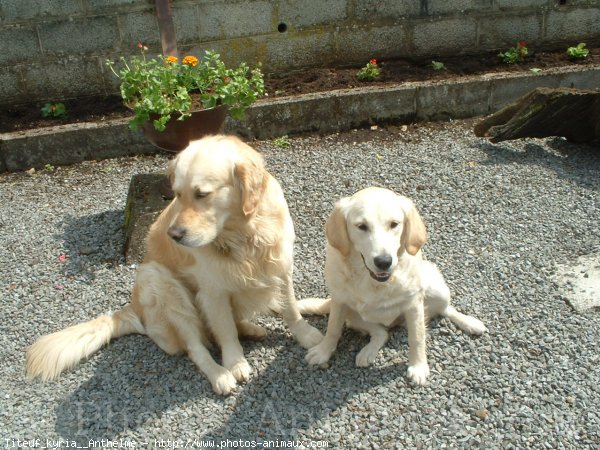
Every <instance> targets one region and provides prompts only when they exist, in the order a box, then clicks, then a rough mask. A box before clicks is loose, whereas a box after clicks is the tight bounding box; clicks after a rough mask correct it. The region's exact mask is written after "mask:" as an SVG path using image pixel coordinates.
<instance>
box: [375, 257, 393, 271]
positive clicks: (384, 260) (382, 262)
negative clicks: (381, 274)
mask: <svg viewBox="0 0 600 450" xmlns="http://www.w3.org/2000/svg"><path fill="white" fill-rule="evenodd" d="M373 262H374V263H375V267H377V268H378V269H380V270H389V268H390V267H391V266H392V257H391V256H390V255H381V256H376V257H375V258H373Z"/></svg>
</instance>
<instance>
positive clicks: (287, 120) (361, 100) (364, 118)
mask: <svg viewBox="0 0 600 450" xmlns="http://www.w3.org/2000/svg"><path fill="white" fill-rule="evenodd" d="M368 91H369V92H368V94H365V90H361V91H350V90H349V91H337V92H330V93H322V94H308V95H302V96H298V97H294V98H287V99H285V100H278V99H276V100H274V101H270V102H266V103H257V104H255V105H253V106H252V107H251V108H250V109H248V111H247V112H246V120H244V124H243V127H240V128H238V129H236V132H239V133H240V134H242V135H245V136H248V137H254V138H258V139H270V138H273V137H275V136H281V135H283V134H295V133H306V132H321V133H327V132H332V131H341V130H349V129H352V128H356V127H360V126H365V125H369V124H374V123H382V122H390V121H392V122H399V121H411V120H413V119H414V117H415V98H414V97H415V90H414V88H412V87H406V86H398V87H397V88H396V89H380V88H373V89H369V90H368ZM332 118H334V120H332ZM238 125H241V124H238Z"/></svg>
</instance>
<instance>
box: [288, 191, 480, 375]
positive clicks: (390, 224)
mask: <svg viewBox="0 0 600 450" xmlns="http://www.w3.org/2000/svg"><path fill="white" fill-rule="evenodd" d="M325 234H326V236H327V241H328V245H327V257H326V262H325V279H326V282H327V287H328V289H329V293H330V295H331V299H327V300H324V299H306V300H303V301H301V302H299V306H300V310H301V312H303V313H313V314H325V313H327V312H329V313H330V315H329V323H328V326H327V334H326V335H325V338H324V339H323V340H322V341H321V342H320V343H319V344H318V345H316V346H315V347H313V348H311V349H310V350H309V351H308V353H307V355H306V359H307V361H308V362H309V363H311V364H324V363H326V362H327V361H328V360H329V358H330V357H331V355H332V354H333V352H334V351H335V348H336V347H337V343H338V340H339V338H340V336H341V333H342V329H343V326H344V323H347V324H348V326H350V327H352V328H355V329H358V330H360V331H363V332H366V333H368V334H369V335H370V336H371V341H370V342H369V344H367V345H366V346H365V347H364V348H363V349H362V350H361V351H360V352H359V353H358V355H357V356H356V365H357V366H360V367H365V366H368V365H370V364H371V363H372V362H373V361H374V360H375V358H376V356H377V354H378V352H379V350H380V349H381V347H382V346H383V345H384V344H385V343H386V341H387V340H388V331H387V327H391V326H395V325H398V324H400V323H402V322H404V323H405V324H406V328H407V331H408V343H409V354H408V377H409V378H410V379H411V380H412V381H414V382H415V383H418V384H423V383H425V381H426V379H427V377H428V376H429V366H428V364H427V358H426V354H425V339H426V328H425V323H426V320H427V318H430V317H433V316H436V315H443V316H445V317H448V318H449V319H450V320H451V321H452V322H454V323H455V324H457V325H458V326H459V327H460V328H462V329H463V330H465V331H467V332H469V333H473V334H481V333H483V332H484V331H485V330H486V328H485V326H484V325H483V323H482V322H481V321H479V320H478V319H476V318H475V317H471V316H466V315H464V314H461V313H460V312H458V311H457V310H456V309H455V308H454V307H453V306H452V305H450V290H449V289H448V286H447V285H446V283H445V282H444V278H443V277H442V275H441V273H440V272H439V270H438V269H437V267H436V266H435V265H434V264H432V263H430V262H429V261H425V260H423V257H422V254H421V247H422V246H423V244H425V240H426V231H425V225H424V224H423V220H422V219H421V216H420V215H419V213H418V211H417V209H416V208H415V206H414V204H413V202H412V201H410V200H409V199H408V198H406V197H403V196H400V195H397V194H395V193H393V192H392V191H390V190H387V189H381V188H367V189H363V190H362V191H359V192H357V193H356V194H354V195H353V196H351V197H346V198H343V199H341V200H340V201H339V202H338V203H336V205H335V207H334V209H333V211H332V213H331V215H330V217H329V219H328V220H327V223H326V225H325Z"/></svg>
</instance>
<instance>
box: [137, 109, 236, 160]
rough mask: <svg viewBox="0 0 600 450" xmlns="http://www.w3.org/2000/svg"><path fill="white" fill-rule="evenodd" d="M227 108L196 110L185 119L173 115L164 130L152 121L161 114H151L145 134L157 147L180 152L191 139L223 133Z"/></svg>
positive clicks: (144, 126)
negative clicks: (155, 126)
mask: <svg viewBox="0 0 600 450" xmlns="http://www.w3.org/2000/svg"><path fill="white" fill-rule="evenodd" d="M227 109H228V108H227V106H224V105H221V106H217V107H216V108H211V109H203V110H199V111H194V112H192V115H191V117H188V118H186V119H184V120H177V119H176V118H175V117H172V118H171V120H169V122H167V127H166V128H165V130H164V131H158V130H156V129H155V128H154V125H153V123H152V121H153V120H154V119H157V118H158V117H159V116H158V115H156V114H151V115H150V120H148V121H146V122H145V123H144V124H143V130H144V135H145V136H146V137H147V138H148V140H149V141H150V142H151V143H152V144H153V145H155V146H156V147H159V148H161V149H163V150H167V151H170V152H179V151H181V150H183V149H184V148H186V147H187V146H188V144H189V143H190V141H193V140H196V139H200V138H202V137H204V136H207V135H210V134H218V133H221V132H222V131H223V125H224V124H225V117H226V116H227Z"/></svg>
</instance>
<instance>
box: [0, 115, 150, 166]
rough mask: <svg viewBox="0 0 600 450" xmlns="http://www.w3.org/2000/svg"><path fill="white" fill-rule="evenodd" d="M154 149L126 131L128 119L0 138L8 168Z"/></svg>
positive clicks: (97, 157) (0, 147) (61, 162)
mask: <svg viewBox="0 0 600 450" xmlns="http://www.w3.org/2000/svg"><path fill="white" fill-rule="evenodd" d="M155 152H156V148H155V147H153V146H152V145H151V144H150V143H149V142H148V140H147V139H146V138H145V137H144V136H143V135H141V134H137V133H132V132H131V130H129V125H128V119H121V120H120V121H119V123H118V124H116V123H115V122H114V121H111V122H110V123H97V124H96V123H84V124H72V125H63V126H59V127H54V128H52V129H46V130H37V133H25V134H24V135H23V136H3V137H0V159H2V160H3V161H4V164H5V168H6V170H10V171H18V170H25V169H29V168H30V167H35V168H40V167H44V165H45V164H49V163H50V164H55V165H65V164H75V163H77V162H81V161H85V160H90V159H104V158H115V157H118V156H124V155H139V154H145V153H155Z"/></svg>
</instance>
